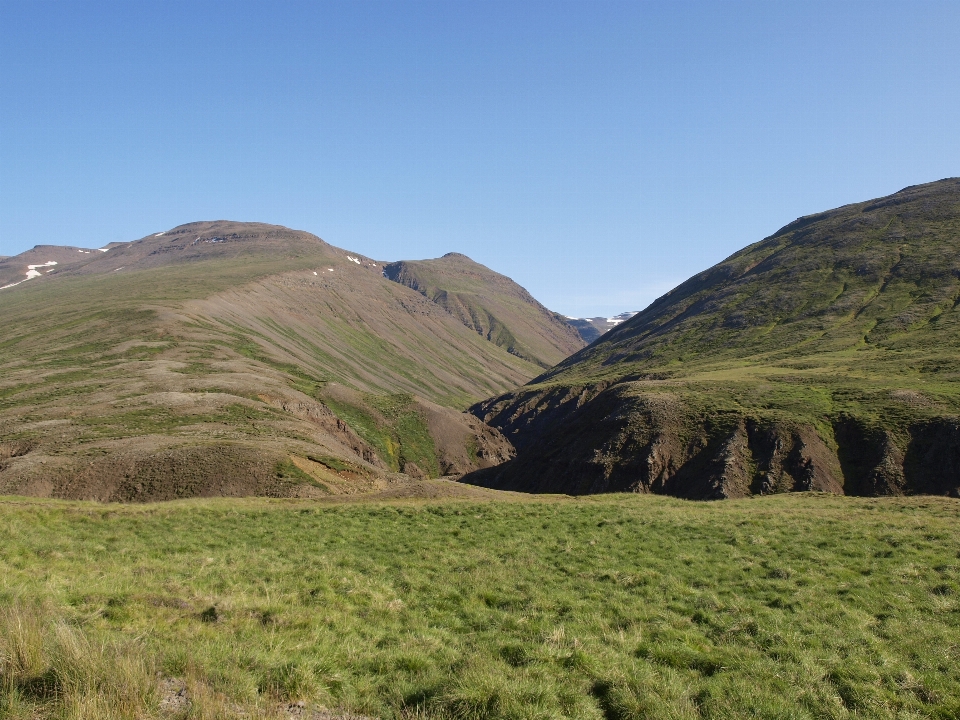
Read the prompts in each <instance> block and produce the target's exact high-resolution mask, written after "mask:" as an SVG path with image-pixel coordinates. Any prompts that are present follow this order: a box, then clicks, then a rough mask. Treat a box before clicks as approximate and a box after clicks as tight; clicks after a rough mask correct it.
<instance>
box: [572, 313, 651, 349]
mask: <svg viewBox="0 0 960 720" xmlns="http://www.w3.org/2000/svg"><path fill="white" fill-rule="evenodd" d="M636 314H637V313H636V312H622V313H620V314H619V315H614V316H613V317H611V318H606V317H593V318H575V317H567V318H564V319H565V320H566V321H567V322H568V323H570V324H571V325H573V327H574V328H575V329H576V331H577V332H578V333H579V334H580V337H581V338H583V341H584V342H586V343H592V342H593V341H594V340H596V339H597V338H598V337H600V336H601V335H603V334H604V333H607V332H609V331H611V330H613V329H614V328H615V327H616V326H617V325H619V324H620V323H622V322H625V321H626V320H629V319H630V318H632V317H633V316H634V315H636Z"/></svg>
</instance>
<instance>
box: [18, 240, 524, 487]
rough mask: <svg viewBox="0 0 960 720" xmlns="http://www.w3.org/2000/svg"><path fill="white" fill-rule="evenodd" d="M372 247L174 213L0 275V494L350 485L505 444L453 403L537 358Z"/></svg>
mask: <svg viewBox="0 0 960 720" xmlns="http://www.w3.org/2000/svg"><path fill="white" fill-rule="evenodd" d="M30 252H34V251H30ZM77 254H78V255H79V254H81V253H79V252H78V253H77ZM71 257H72V256H71ZM13 260H14V263H13V264H14V265H17V264H22V263H21V262H20V260H22V258H21V259H16V258H14V259H13ZM382 265H383V264H382V263H380V262H376V261H374V260H371V259H369V258H366V257H363V256H361V255H357V254H354V253H350V252H348V251H345V250H341V249H339V248H335V247H333V246H331V245H328V244H327V243H325V242H323V241H322V240H320V239H319V238H317V237H316V236H313V235H310V234H309V233H303V232H298V231H293V230H289V229H287V228H282V227H278V226H271V225H262V224H254V223H233V222H217V223H192V224H190V225H185V226H181V227H179V228H175V229H174V230H172V231H168V232H166V233H163V234H159V235H156V236H150V237H147V238H143V239H141V240H139V241H136V242H132V243H125V244H118V245H114V246H112V247H110V248H109V249H108V250H107V251H106V252H94V253H91V254H83V259H82V260H81V261H79V262H73V263H70V264H69V265H57V266H51V267H54V268H55V271H54V272H51V273H45V274H43V275H42V276H40V277H35V278H32V279H30V280H29V281H27V282H24V283H22V284H20V285H17V286H15V287H12V288H8V289H6V290H3V291H0V312H2V314H3V318H4V329H3V334H2V336H0V493H20V494H39V495H55V496H62V497H78V498H86V497H89V498H98V499H120V500H127V499H166V498H171V497H183V496H190V495H242V494H270V495H290V494H308V495H309V494H317V493H321V494H322V493H329V492H355V491H358V490H374V489H377V488H381V487H382V486H384V484H390V483H394V482H400V481H402V480H403V477H401V476H398V475H396V473H397V471H404V472H406V473H407V474H408V475H412V476H415V477H420V476H424V475H427V476H436V475H438V474H440V473H459V472H463V471H465V470H470V469H474V468H476V467H482V466H485V465H489V464H491V463H495V462H500V461H501V460H503V459H504V458H506V457H509V456H510V455H511V454H512V448H511V447H510V445H509V443H507V442H506V441H505V440H504V439H503V438H502V437H501V436H500V435H499V433H497V432H496V431H495V430H493V429H491V428H489V427H486V426H484V425H483V423H481V422H479V421H478V420H476V418H474V417H473V416H471V415H468V414H464V413H462V412H460V411H461V410H462V409H463V408H465V407H466V406H467V405H469V404H470V403H471V402H475V401H476V400H477V399H479V398H482V397H486V396H489V395H491V394H494V393H498V392H503V391H504V390H506V389H508V388H510V387H513V386H515V385H516V384H517V383H521V382H524V381H525V380H527V379H529V378H531V377H532V376H533V375H534V374H535V373H536V372H537V371H539V370H540V369H541V368H540V367H539V366H537V365H534V364H532V363H530V362H528V361H526V360H524V359H522V358H520V357H517V356H516V355H512V354H510V353H508V352H507V351H506V350H505V349H502V348H500V347H498V346H497V345H495V344H494V343H491V342H489V341H488V340H486V339H484V338H483V337H481V336H480V335H478V334H477V333H476V332H474V331H472V330H470V329H468V328H466V327H465V326H464V325H463V324H462V323H461V322H460V321H459V320H458V319H456V318H454V317H453V316H452V315H450V313H448V312H447V311H446V310H444V309H443V308H442V307H440V306H438V305H437V304H436V303H434V302H432V301H430V300H428V299H426V298H424V297H423V296H422V295H421V294H420V293H418V292H415V291H413V290H411V289H410V288H408V287H405V286H403V285H400V284H398V283H395V282H391V281H390V280H388V279H386V278H385V277H383V272H382Z"/></svg>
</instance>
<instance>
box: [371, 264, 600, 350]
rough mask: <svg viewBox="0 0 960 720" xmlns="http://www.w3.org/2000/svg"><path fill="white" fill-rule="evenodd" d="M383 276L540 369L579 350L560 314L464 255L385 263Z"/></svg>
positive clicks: (577, 339)
mask: <svg viewBox="0 0 960 720" xmlns="http://www.w3.org/2000/svg"><path fill="white" fill-rule="evenodd" d="M384 274H385V275H386V277H388V278H390V279H391V280H394V281H395V282H398V283H400V284H402V285H406V286H407V287H410V288H412V289H414V290H416V291H417V292H419V293H420V294H422V295H423V296H424V297H427V298H429V299H430V300H433V301H434V302H435V303H437V304H438V305H440V306H441V307H443V308H444V309H445V310H446V311H447V312H449V313H450V314H451V315H453V316H454V317H456V318H457V319H458V320H460V322H462V323H463V324H464V325H466V326H467V327H468V328H470V329H472V330H474V331H476V332H477V333H478V334H479V335H481V336H483V337H484V338H486V339H487V340H489V341H490V342H492V343H494V344H495V345H497V346H499V347H502V348H504V349H505V350H507V352H509V353H511V354H512V355H516V356H517V357H521V358H523V359H524V360H527V361H529V362H532V363H535V364H537V365H540V366H541V367H543V368H548V367H550V366H552V365H555V364H556V363H558V362H559V361H560V360H562V359H563V358H565V357H566V356H568V355H569V354H570V353H573V352H576V351H577V350H579V349H580V348H582V347H583V346H584V341H583V339H582V338H581V337H580V334H579V333H578V332H577V330H576V329H575V328H573V327H572V326H571V325H570V324H569V323H567V321H566V320H564V319H563V317H562V316H561V315H558V314H557V313H554V312H551V311H550V310H547V308H545V307H544V306H543V305H541V304H540V303H538V302H537V301H536V300H535V299H534V298H533V297H532V296H531V295H530V293H528V292H527V291H526V290H524V289H523V288H522V287H520V286H519V285H517V283H515V282H514V281H513V280H511V279H510V278H508V277H506V276H504V275H500V274H499V273H496V272H494V271H492V270H490V269H489V268H487V267H485V266H483V265H481V264H479V263H476V262H474V261H473V260H471V259H470V258H468V257H467V256H466V255H461V254H460V253H448V254H446V255H444V256H443V257H441V258H437V259H435V260H418V261H410V260H405V261H401V262H395V263H390V264H389V265H387V266H386V267H385V268H384Z"/></svg>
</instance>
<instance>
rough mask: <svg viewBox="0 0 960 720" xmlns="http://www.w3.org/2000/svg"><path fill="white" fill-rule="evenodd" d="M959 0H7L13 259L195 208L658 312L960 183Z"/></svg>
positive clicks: (5, 112) (5, 86) (150, 228)
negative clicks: (803, 227)
mask: <svg viewBox="0 0 960 720" xmlns="http://www.w3.org/2000/svg"><path fill="white" fill-rule="evenodd" d="M958 68H960V2H955V1H954V2H939V3H937V2H922V1H920V0H901V1H900V2H893V3H884V2H838V1H837V0H832V1H831V2H823V3H819V2H813V1H811V0H803V1H802V2H785V1H777V2H770V1H763V2H730V1H727V0H723V1H720V0H717V1H716V2H678V1H671V2H662V3H657V2H629V3H615V2H600V1H596V0H595V1H593V2H559V1H557V0H551V1H550V2H544V3H537V2H516V1H514V2H504V3H498V2H490V1H484V2H455V1H453V0H450V1H447V2H426V3H419V2H400V1H398V0H393V1H391V2H385V3H372V2H362V1H359V0H358V1H355V2H329V3H320V2H303V3H295V2H262V3H260V2H257V3H254V2H222V3H205V2H148V1H146V0H137V2H129V0H127V1H124V2H117V3H99V2H82V3H71V2H66V1H60V2H49V3H47V2H36V1H24V2H13V1H11V0H0V254H15V253H18V252H21V251H23V250H25V249H27V248H29V247H32V246H33V245H35V244H40V243H57V244H76V245H87V246H97V245H102V244H104V243H107V242H111V241H116V240H130V239H134V238H137V237H141V236H143V235H145V234H147V233H150V232H159V231H160V230H164V229H168V228H170V227H173V226H175V225H178V224H181V223H185V222H190V221H194V220H206V219H219V218H230V219H237V220H257V221H264V222H270V223H278V224H282V225H287V226H290V227H294V228H299V229H304V230H309V231H311V232H314V233H316V234H318V235H320V236H321V237H323V238H324V239H325V240H327V241H329V242H331V243H333V244H335V245H338V246H340V247H345V248H349V249H352V250H355V251H357V252H362V253H365V254H367V255H369V256H372V257H375V258H379V259H384V260H394V259H402V258H424V257H436V256H438V255H441V254H443V253H445V252H448V251H451V250H456V251H459V252H464V253H466V254H468V255H470V256H472V257H473V258H475V259H477V260H479V261H480V262H483V263H485V264H486V265H489V266H490V267H492V268H494V269H496V270H498V271H500V272H503V273H506V274H508V275H510V276H511V277H513V278H514V279H515V280H517V281H518V282H520V283H521V284H523V285H524V286H526V287H527V288H528V289H529V290H530V291H531V292H532V293H533V294H534V295H535V296H536V297H537V298H538V299H540V300H541V301H542V302H544V303H545V304H546V305H547V306H549V307H551V308H553V309H555V310H558V311H561V312H563V313H566V314H569V315H581V316H582V315H594V314H611V313H614V312H618V311H621V310H627V309H639V308H640V307H642V306H644V305H646V304H647V303H649V302H650V301H651V300H653V299H654V298H655V297H657V296H658V295H660V294H662V293H663V292H665V291H666V290H668V289H669V288H670V287H672V286H673V285H675V284H676V283H678V282H680V281H682V280H683V279H685V278H686V277H688V276H689V275H691V274H693V273H695V272H697V271H699V270H702V269H704V268H706V267H708V266H710V265H712V264H713V263H715V262H718V261H719V260H721V259H723V258H724V257H726V256H727V255H729V254H730V253H732V252H734V251H735V250H737V249H739V248H740V247H742V246H744V245H747V244H749V243H751V242H754V241H756V240H759V239H761V238H762V237H764V236H766V235H769V234H770V233H772V232H774V231H775V230H777V229H778V228H779V227H781V226H782V225H785V224H786V223H787V222H789V221H791V220H793V219H794V218H796V217H798V216H800V215H805V214H809V213H812V212H817V211H820V210H826V209H828V208H831V207H835V206H837V205H841V204H844V203H848V202H855V201H859V200H864V199H868V198H871V197H876V196H879V195H885V194H887V193H890V192H894V191H896V190H899V189H900V188H902V187H904V186H906V185H911V184H916V183H921V182H927V181H931V180H937V179H940V178H943V177H948V176H953V175H960V71H958Z"/></svg>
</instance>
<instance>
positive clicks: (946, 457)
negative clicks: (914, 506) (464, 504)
mask: <svg viewBox="0 0 960 720" xmlns="http://www.w3.org/2000/svg"><path fill="white" fill-rule="evenodd" d="M958 298H960V180H944V181H941V182H937V183H931V184H929V185H922V186H918V187H913V188H907V189H906V190H904V191H902V192H899V193H897V194H895V195H892V196H890V197H887V198H881V199H879V200H874V201H870V202H864V203H858V204H854V205H848V206H844V207H842V208H838V209H837V210H832V211H830V212H826V213H822V214H819V215H813V216H809V217H805V218H801V219H799V220H797V221H795V222H793V223H791V224H790V225H787V226H786V227H784V228H783V229H782V230H780V231H778V232H777V233H775V234H774V235H772V236H771V237H769V238H767V239H765V240H763V241H761V242H758V243H755V244H753V245H750V246H748V247H747V248H745V249H744V250H742V251H740V252H738V253H736V254H734V255H733V256H731V257H730V258H728V259H727V260H725V261H724V262H722V263H720V264H719V265H716V266H715V267H713V268H710V269H709V270H706V271H704V272H703V273H700V274H699V275H696V276H694V277H693V278H691V279H690V280H688V281H687V282H685V283H683V284H682V285H680V286H679V287H677V288H676V289H674V290H672V291H671V292H669V293H667V294H666V295H664V296H663V297H662V298H660V299H659V300H657V301H656V302H655V303H653V304H652V305H651V306H650V307H649V308H647V309H646V310H644V311H643V312H641V313H640V314H638V315H637V316H635V317H633V318H632V319H631V320H628V321H627V322H625V323H623V324H622V325H620V326H619V327H617V328H616V329H614V330H612V331H610V332H609V333H607V334H606V335H604V336H603V337H602V338H601V339H599V340H598V341H597V342H595V343H594V344H593V345H591V346H590V347H588V348H585V349H584V350H582V351H580V352H578V353H576V354H574V355H572V356H571V357H569V358H568V359H566V360H564V361H563V362H561V363H559V364H558V365H557V366H556V367H554V368H552V369H551V370H549V371H548V372H546V373H544V374H542V375H541V376H539V377H538V378H536V379H535V380H534V381H532V383H530V384H529V385H528V386H527V387H525V388H523V389H522V390H519V391H517V392H515V393H511V394H508V395H505V396H501V397H499V398H496V399H493V400H491V401H488V402H486V403H483V404H481V405H479V406H478V407H477V408H476V412H477V414H478V416H479V417H482V418H483V419H485V420H487V421H488V422H492V423H493V424H495V425H496V426H497V427H499V428H500V429H501V430H503V431H504V432H506V433H507V435H508V436H509V437H510V439H511V440H512V441H513V442H514V443H515V444H517V445H518V447H523V446H530V447H531V448H532V447H533V446H534V445H537V449H536V450H535V451H531V453H527V454H526V457H523V456H524V453H521V458H520V459H519V460H518V462H517V463H515V464H514V466H513V468H511V469H505V472H504V474H502V475H501V476H500V477H499V478H490V477H487V478H486V479H481V481H483V482H490V483H492V484H494V485H495V486H498V487H515V488H519V487H523V488H527V489H529V488H531V487H533V485H534V484H537V485H536V486H537V488H538V489H548V490H558V489H563V490H567V491H571V490H572V491H577V492H593V491H603V490H607V489H631V488H632V489H641V490H642V489H653V490H655V491H663V492H670V493H672V494H680V495H684V496H690V497H725V496H735V495H743V494H749V493H755V492H769V491H776V490H782V489H809V488H811V487H813V488H818V489H824V490H831V491H845V492H853V493H856V494H875V493H881V494H882V493H891V492H892V493H899V492H938V493H939V492H955V491H956V490H957V489H958V488H960V456H957V451H956V448H957V447H958V446H960V445H958V440H960V426H958V425H957V421H956V416H957V414H958V412H960V383H958V382H957V381H958V378H960V363H958V361H957V350H958V346H960V310H958V308H957V305H958ZM585 402H586V403H587V404H586V405H585V404H584V403H585ZM592 402H599V404H598V405H596V406H594V407H593V409H591V408H590V407H589V405H590V404H591V403H592ZM561 406H562V409H561ZM615 408H616V411H615V412H614V409H615ZM611 412H613V415H611V414H610V413H611ZM684 468H686V470H684ZM684 473H686V476H685V475H684ZM551 477H553V478H556V479H557V481H556V482H551V480H550V478H551Z"/></svg>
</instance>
